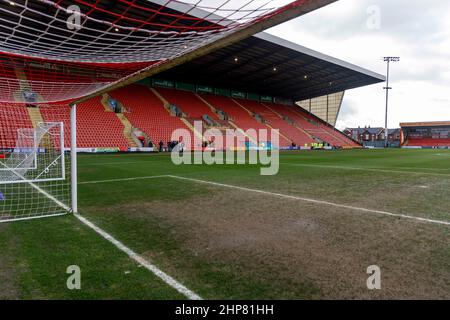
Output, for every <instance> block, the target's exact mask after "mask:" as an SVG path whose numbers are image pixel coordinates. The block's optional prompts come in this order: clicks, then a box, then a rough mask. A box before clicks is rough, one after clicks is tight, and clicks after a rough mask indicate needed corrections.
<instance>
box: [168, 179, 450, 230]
mask: <svg viewBox="0 0 450 320" xmlns="http://www.w3.org/2000/svg"><path fill="white" fill-rule="evenodd" d="M168 177H170V178H174V179H180V180H186V181H192V182H197V183H203V184H209V185H214V186H218V187H224V188H231V189H237V190H242V191H248V192H253V193H259V194H265V195H271V196H275V197H279V198H285V199H291V200H298V201H303V202H309V203H315V204H321V205H327V206H331V207H337V208H343V209H349V210H353V211H361V212H366V213H374V214H379V215H385V216H390V217H396V218H403V219H409V220H415V221H420V222H426V223H433V224H439V225H446V226H450V221H443V220H433V219H426V218H421V217H415V216H409V215H405V214H400V213H392V212H387V211H381V210H374V209H367V208H361V207H354V206H349V205H345V204H339V203H333V202H329V201H322V200H316V199H309V198H303V197H298V196H292V195H287V194H282V193H275V192H270V191H264V190H259V189H251V188H246V187H240V186H235V185H231V184H224V183H219V182H213V181H206V180H200V179H194V178H186V177H181V176H174V175H168Z"/></svg>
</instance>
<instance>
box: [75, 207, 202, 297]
mask: <svg viewBox="0 0 450 320" xmlns="http://www.w3.org/2000/svg"><path fill="white" fill-rule="evenodd" d="M74 216H75V217H76V218H77V219H78V220H79V221H81V222H82V223H83V224H85V225H86V226H88V227H89V228H91V229H92V230H94V231H95V232H96V233H98V234H99V235H100V236H102V237H103V238H104V239H106V240H107V241H109V242H110V243H112V244H113V245H114V246H115V247H116V248H117V249H119V250H120V251H122V252H124V253H125V254H126V255H128V257H129V258H130V259H132V260H134V261H136V262H137V263H138V264H139V265H141V266H143V267H144V268H146V269H147V270H149V271H150V272H152V273H153V274H154V275H155V276H157V277H158V278H160V279H161V280H162V281H163V282H164V283H165V284H167V285H169V286H170V287H172V288H173V289H175V290H177V291H178V292H179V293H181V294H182V295H184V296H185V297H186V298H188V299H190V300H203V299H202V298H201V297H200V296H199V295H197V294H196V293H194V292H193V291H191V290H189V289H188V288H186V287H185V286H184V285H182V284H181V283H180V282H178V281H177V280H175V279H174V278H172V277H171V276H169V275H168V274H167V273H165V272H164V271H162V270H161V269H159V268H158V267H157V266H155V265H153V264H152V263H150V262H149V261H147V260H146V259H144V258H143V257H142V256H140V255H139V254H137V253H136V252H134V251H133V250H131V249H130V248H128V247H127V246H126V245H124V244H123V243H122V242H120V241H119V240H117V239H116V238H114V237H113V236H112V235H110V234H109V233H107V232H106V231H104V230H103V229H101V228H100V227H98V226H96V225H95V224H94V223H92V222H91V221H89V220H88V219H86V218H85V217H83V216H81V215H79V214H76V213H75V214H74Z"/></svg>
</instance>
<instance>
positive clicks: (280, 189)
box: [0, 150, 450, 299]
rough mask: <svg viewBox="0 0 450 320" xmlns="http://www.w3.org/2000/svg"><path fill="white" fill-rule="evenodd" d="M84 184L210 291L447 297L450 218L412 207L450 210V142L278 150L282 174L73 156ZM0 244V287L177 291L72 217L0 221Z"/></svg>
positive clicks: (133, 238)
mask: <svg viewBox="0 0 450 320" xmlns="http://www.w3.org/2000/svg"><path fill="white" fill-rule="evenodd" d="M167 175H171V176H178V177H185V178H192V179H196V180H181V179H178V178H174V177H167ZM152 176H162V177H159V178H146V177H152ZM128 178H137V179H128ZM120 179H128V180H120ZM105 180H119V181H105ZM198 180H201V181H210V182H217V183H220V184H225V185H228V187H227V186H222V185H214V184H207V183H202V182H201V181H198ZM88 182H95V183H88ZM79 183H80V184H79V202H80V205H79V206H80V213H81V214H82V215H83V216H84V217H86V218H87V219H89V220H90V221H92V222H93V223H95V224H96V225H97V226H99V227H100V228H102V229H103V230H105V231H106V232H108V233H110V234H111V235H112V236H114V237H115V238H116V239H118V240H119V241H121V242H123V243H124V244H125V245H126V246H128V247H129V248H131V249H132V250H134V251H135V252H137V253H138V254H140V255H141V256H142V257H144V258H145V259H147V260H148V261H150V262H151V263H153V264H154V265H156V266H157V267H159V268H160V269H161V270H163V271H164V272H166V273H167V274H169V275H170V276H172V277H173V278H175V279H176V280H178V281H179V282H181V283H182V284H184V285H185V286H186V287H187V288H189V289H190V290H192V291H194V292H195V293H197V294H198V295H200V296H201V297H203V298H205V299H213V298H219V299H271V298H278V299H321V298H331V299H335V298H349V299H355V298H362V299H381V298H400V299H401V298H447V299H449V298H450V226H448V225H444V224H439V223H433V222H421V221H418V220H415V219H414V217H418V218H425V219H431V220H437V221H441V222H449V221H450V152H449V151H448V150H352V151H323V152H321V151H317V152H285V153H282V154H281V157H280V171H279V174H278V175H276V176H260V175H259V166H254V165H220V166H218V165H216V166H207V165H192V166H175V165H173V164H172V163H171V160H170V157H169V156H168V155H143V154H142V155H95V156H91V155H80V156H79ZM229 186H237V187H244V188H247V189H242V188H241V189H239V188H233V187H229ZM249 189H251V190H249ZM252 190H262V191H268V192H270V193H258V192H254V191H252ZM274 193H276V194H278V195H276V194H274ZM280 195H281V196H280ZM285 196H294V197H291V198H289V197H285ZM311 201H316V202H311ZM336 205H338V206H336ZM339 205H346V206H348V207H342V206H339ZM350 207H351V208H350ZM352 208H354V209H352ZM361 209H368V211H367V210H366V211H365V210H361ZM375 211H383V212H387V213H392V214H394V216H389V215H385V214H378V213H376V212H375ZM399 214H402V215H407V216H409V217H412V219H411V218H402V217H400V216H398V215H399ZM0 246H1V248H2V250H1V253H0V298H3V299H183V298H184V296H183V295H181V294H180V293H178V292H177V291H176V290H175V289H173V288H171V287H170V286H168V285H167V284H165V283H164V282H163V281H162V280H160V279H159V278H157V277H156V276H154V275H153V274H152V273H151V272H149V271H148V270H146V269H145V268H143V267H140V266H139V265H138V264H137V263H135V262H134V261H132V260H130V259H129V258H128V257H127V256H126V255H125V254H124V253H123V252H121V251H119V250H117V248H116V247H115V246H114V245H112V244H111V243H110V242H108V241H106V240H105V239H103V238H101V237H100V236H99V235H97V234H96V233H95V232H94V231H92V230H91V229H89V228H88V227H86V226H85V225H83V224H82V223H80V221H78V220H77V219H76V218H75V217H73V216H71V215H68V216H63V217H56V218H48V219H41V220H33V221H24V222H16V223H8V224H0ZM70 265H78V266H79V267H80V268H81V272H82V276H81V279H82V280H81V283H82V287H81V290H75V291H70V290H68V289H67V287H66V279H67V277H68V276H69V275H68V274H66V268H67V267H68V266H70ZM370 265H378V266H379V267H380V268H381V271H382V289H381V290H377V291H370V290H368V289H367V286H366V280H367V277H368V276H369V275H368V274H367V273H366V271H367V267H368V266H370Z"/></svg>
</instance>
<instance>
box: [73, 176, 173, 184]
mask: <svg viewBox="0 0 450 320" xmlns="http://www.w3.org/2000/svg"><path fill="white" fill-rule="evenodd" d="M168 177H169V176H167V175H161V176H146V177H133V178H118V179H109V180H97V181H83V182H78V184H79V185H80V184H81V185H82V184H99V183H110V182H124V181H136V180H148V179H158V178H168Z"/></svg>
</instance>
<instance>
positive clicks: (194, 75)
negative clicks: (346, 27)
mask: <svg viewBox="0 0 450 320" xmlns="http://www.w3.org/2000/svg"><path fill="white" fill-rule="evenodd" d="M157 77H161V78H164V79H169V80H174V81H183V82H190V83H197V84H205V85H210V86H215V87H225V88H227V87H230V86H232V88H233V89H236V90H242V91H248V92H256V93H260V94H267V95H272V96H277V97H283V98H289V99H293V100H295V101H301V100H306V99H311V98H315V97H319V96H324V95H327V94H332V93H336V92H342V91H345V90H348V89H353V88H357V87H362V86H366V85H371V84H375V83H379V82H382V81H385V77H384V76H382V75H380V74H377V73H375V72H372V71H369V70H366V69H363V68H361V67H358V66H356V65H353V64H350V63H347V62H345V61H342V60H339V59H336V58H333V57H330V56H327V55H325V54H322V53H319V52H317V51H314V50H311V49H308V48H305V47H303V46H301V45H298V44H295V43H292V42H289V41H287V40H284V39H281V38H279V37H276V36H273V35H270V34H268V33H259V34H257V35H255V36H252V37H250V38H247V39H244V40H242V41H240V42H237V43H235V44H232V45H230V46H228V47H225V48H223V49H220V50H218V51H215V52H213V53H210V54H208V55H206V56H203V57H200V58H197V59H195V60H192V61H190V62H187V63H185V64H183V65H181V66H177V67H174V68H172V69H170V70H168V71H165V72H163V73H161V74H158V75H157Z"/></svg>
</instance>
